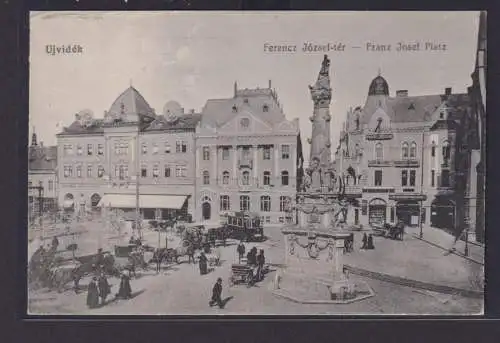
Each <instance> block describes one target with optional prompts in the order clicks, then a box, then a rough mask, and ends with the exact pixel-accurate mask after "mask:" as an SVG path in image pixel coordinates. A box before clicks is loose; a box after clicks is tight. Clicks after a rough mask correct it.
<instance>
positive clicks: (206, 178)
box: [202, 170, 290, 186]
mask: <svg viewBox="0 0 500 343" xmlns="http://www.w3.org/2000/svg"><path fill="white" fill-rule="evenodd" d="M202 175H203V184H204V185H209V184H210V173H209V172H208V171H207V170H205V171H204V172H203V174H202ZM263 176H264V177H263V184H264V186H270V185H271V172H269V171H265V172H264V175H263ZM241 183H242V184H243V185H250V172H249V171H247V170H245V171H243V172H242V173H241ZM222 184H223V185H228V184H229V172H228V171H225V172H223V173H222ZM289 184H290V176H289V173H288V171H286V170H285V171H282V172H281V185H282V186H288V185H289Z"/></svg>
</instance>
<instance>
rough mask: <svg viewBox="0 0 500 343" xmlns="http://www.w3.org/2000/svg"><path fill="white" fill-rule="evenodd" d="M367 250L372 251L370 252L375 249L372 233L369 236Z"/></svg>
mask: <svg viewBox="0 0 500 343" xmlns="http://www.w3.org/2000/svg"><path fill="white" fill-rule="evenodd" d="M367 249H370V250H371V249H375V247H374V246H373V236H372V234H371V233H370V235H368V243H367Z"/></svg>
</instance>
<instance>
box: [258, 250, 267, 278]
mask: <svg viewBox="0 0 500 343" xmlns="http://www.w3.org/2000/svg"><path fill="white" fill-rule="evenodd" d="M265 263H266V258H265V257H264V249H260V251H259V255H258V256H257V266H258V269H257V280H259V281H260V280H262V279H263V277H264V264H265Z"/></svg>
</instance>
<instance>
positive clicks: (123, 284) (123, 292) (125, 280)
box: [116, 273, 132, 299]
mask: <svg viewBox="0 0 500 343" xmlns="http://www.w3.org/2000/svg"><path fill="white" fill-rule="evenodd" d="M116 297H117V298H119V299H130V298H131V297H132V288H131V287H130V278H129V277H128V275H126V274H125V273H123V274H122V277H121V281H120V288H119V290H118V294H116Z"/></svg>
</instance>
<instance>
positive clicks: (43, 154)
mask: <svg viewBox="0 0 500 343" xmlns="http://www.w3.org/2000/svg"><path fill="white" fill-rule="evenodd" d="M28 158H29V160H28V196H29V211H30V214H31V215H39V214H40V212H43V211H52V210H56V209H57V147H55V146H48V147H47V146H44V145H43V142H40V143H38V142H37V135H36V133H35V132H33V135H32V139H31V145H30V146H29V149H28Z"/></svg>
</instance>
